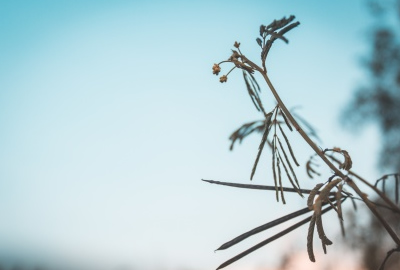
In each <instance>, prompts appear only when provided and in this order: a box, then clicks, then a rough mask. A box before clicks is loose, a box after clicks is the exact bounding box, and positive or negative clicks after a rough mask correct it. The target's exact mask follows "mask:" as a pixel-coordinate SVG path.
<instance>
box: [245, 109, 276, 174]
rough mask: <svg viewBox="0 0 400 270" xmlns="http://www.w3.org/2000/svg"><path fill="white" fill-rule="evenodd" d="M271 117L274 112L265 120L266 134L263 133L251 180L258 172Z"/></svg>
mask: <svg viewBox="0 0 400 270" xmlns="http://www.w3.org/2000/svg"><path fill="white" fill-rule="evenodd" d="M271 117H272V112H270V113H268V119H266V121H265V130H264V134H263V137H262V139H261V143H260V146H259V147H258V154H257V157H256V160H255V162H254V166H253V170H252V171H251V175H250V180H252V179H253V176H254V174H255V172H256V169H257V164H258V161H259V160H260V156H261V153H262V151H263V149H264V145H265V143H266V142H267V137H268V132H269V127H270V125H271Z"/></svg>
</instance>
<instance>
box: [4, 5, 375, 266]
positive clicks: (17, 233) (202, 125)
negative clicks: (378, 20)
mask: <svg viewBox="0 0 400 270" xmlns="http://www.w3.org/2000/svg"><path fill="white" fill-rule="evenodd" d="M362 2H363V1H361V0H359V1H345V0H341V1H320V0H319V1H317V0H312V1H301V2H300V1H289V0H285V1H265V0H264V1H241V2H232V1H123V0H119V1H94V0H85V1H84V0H81V1H44V0H38V1H0V82H1V84H0V126H1V130H2V132H1V133H0V213H1V222H0V239H2V240H1V241H0V263H1V260H5V258H28V260H31V261H34V262H43V263H46V262H47V261H46V260H50V261H51V260H53V259H54V260H58V259H63V260H70V261H71V260H77V261H80V262H85V263H89V264H90V263H98V264H101V265H103V266H105V267H108V268H109V269H114V268H115V267H117V266H120V265H127V266H131V267H133V269H215V268H216V267H217V266H218V265H220V264H221V263H222V262H223V261H225V260H227V259H229V258H230V257H232V256H234V255H236V254H237V253H238V252H241V251H242V250H244V249H247V248H248V247H250V246H252V245H254V244H256V243H258V242H260V241H261V240H263V239H265V238H266V237H269V236H270V235H272V233H273V232H276V230H272V231H271V232H266V233H264V234H263V235H261V236H256V237H254V239H249V241H245V242H244V243H242V244H240V245H239V246H238V247H234V248H232V250H228V251H223V252H217V253H214V250H215V249H216V248H218V247H219V246H220V245H221V244H223V243H224V242H226V241H228V240H230V239H232V238H233V237H235V236H237V235H239V234H241V233H242V232H244V231H246V230H249V229H251V228H254V227H256V226H258V225H261V224H263V223H265V222H267V221H269V220H272V219H274V218H278V217H280V216H281V215H283V214H286V213H289V212H290V211H293V210H296V209H298V208H302V207H304V205H305V200H301V199H300V198H298V197H296V196H293V195H287V196H288V204H289V205H286V206H282V205H281V204H278V203H276V202H275V199H274V194H273V193H268V192H261V191H245V190H235V189H232V188H228V187H219V186H213V185H209V184H206V183H203V182H201V181H200V179H202V178H204V179H215V180H221V181H232V182H241V183H249V176H250V171H251V168H252V163H253V162H254V158H255V155H256V153H257V148H258V143H259V137H257V136H252V137H250V138H249V139H248V140H247V141H245V142H243V143H242V145H241V146H239V147H236V149H235V151H233V152H230V151H229V141H228V137H229V135H230V134H231V132H232V131H233V130H235V129H236V128H238V127H239V126H240V125H241V124H243V123H244V122H248V121H252V120H257V119H259V118H260V115H259V114H258V113H257V112H256V111H255V109H254V108H253V105H252V103H251V101H250V99H249V97H248V96H247V93H246V89H245V86H244V82H243V81H242V76H241V73H240V72H233V73H231V74H230V75H229V80H228V83H226V84H220V83H219V81H218V77H216V76H214V75H212V70H211V68H212V65H213V64H214V63H216V62H219V61H221V60H224V59H226V58H228V57H229V56H230V52H231V51H230V50H231V49H232V45H233V43H234V42H235V41H238V42H241V50H242V52H243V53H244V54H245V55H246V56H247V57H248V58H250V59H253V60H254V61H255V62H258V61H259V60H258V59H259V47H258V45H257V44H256V42H255V38H256V37H257V36H258V31H259V30H258V29H259V25H260V24H269V23H270V22H271V21H272V20H273V19H280V18H282V17H283V16H289V15H291V14H293V15H296V18H297V19H298V20H299V21H300V22H301V25H300V26H299V27H298V28H296V29H294V30H292V31H291V32H290V33H289V34H288V35H287V37H288V38H289V40H290V43H289V45H286V44H283V43H279V41H278V42H276V44H275V45H274V47H273V48H272V50H271V52H270V58H269V60H268V64H267V65H268V66H267V67H268V72H269V75H270V78H271V80H272V82H273V83H274V85H275V87H276V88H277V89H278V91H279V92H280V94H281V97H282V99H283V100H284V102H286V103H287V106H288V107H295V106H301V107H302V109H300V110H298V112H299V113H300V114H301V115H302V116H303V117H305V118H307V119H308V120H309V122H310V123H312V124H313V125H314V126H315V127H316V129H317V130H318V132H319V135H320V137H321V138H322V140H323V142H322V143H321V147H323V148H325V147H333V146H339V147H342V148H343V149H347V150H348V151H349V153H350V154H351V155H352V158H353V162H354V169H355V170H356V171H358V172H359V173H360V174H362V175H368V176H369V177H370V178H369V179H371V180H374V179H375V178H377V177H378V176H379V174H380V172H377V171H376V170H375V164H376V159H375V156H376V153H377V150H378V133H377V132H376V130H375V129H374V128H369V129H366V130H364V131H363V132H360V133H359V134H358V135H357V136H354V135H351V134H349V132H347V131H345V130H344V129H343V127H342V126H341V125H340V123H339V120H338V119H339V113H340V111H341V110H342V109H343V107H344V105H345V104H346V103H347V100H348V99H349V98H350V97H351V95H352V93H353V91H354V90H355V89H356V87H357V86H359V85H360V84H361V83H362V80H363V70H362V67H361V65H360V59H361V57H362V56H364V55H365V54H366V53H367V52H368V44H367V43H366V42H367V38H366V33H367V30H368V27H369V26H370V23H371V20H370V17H369V15H368V12H367V10H366V8H365V6H364V5H363V3H362ZM227 70H228V67H227V66H223V71H222V72H226V71H227ZM260 85H261V87H262V89H263V95H264V96H263V98H265V104H267V105H266V106H270V107H271V106H273V104H274V101H273V99H272V96H271V95H270V94H269V92H268V89H267V88H266V85H265V83H262V81H260ZM271 108H272V107H271ZM292 138H293V139H296V138H299V137H297V136H296V135H295V134H294V135H293V136H292ZM294 147H295V149H296V148H297V151H298V153H299V159H300V161H301V162H302V164H305V162H306V161H307V158H308V157H309V155H310V154H311V149H309V147H307V146H306V145H305V144H304V143H302V142H300V143H295V144H294ZM360 149H362V150H360ZM366 150H367V151H366ZM366 153H370V154H366ZM266 160H267V159H265V161H266ZM261 162H262V160H261ZM265 164H266V163H265ZM268 166H269V163H268V165H267V166H264V167H262V166H260V168H259V170H258V172H257V174H256V177H255V179H254V180H253V181H254V183H256V184H265V185H272V178H271V175H270V173H271V172H270V168H269V167H268ZM298 171H299V175H301V176H302V178H303V179H302V182H301V185H302V187H304V188H307V187H312V186H314V185H315V184H316V182H317V181H318V180H309V179H308V178H307V177H306V176H305V173H304V169H302V168H300V169H299V170H298ZM327 173H329V171H327ZM325 180H326V179H321V182H322V181H325ZM332 217H334V216H332ZM335 222H337V221H336V220H335ZM333 223H334V222H333ZM336 225H337V224H336V223H335V224H334V226H332V230H331V235H334V234H336V233H337V226H336ZM285 228H286V226H285ZM305 229H306V228H302V231H301V232H300V231H299V233H296V232H295V233H291V234H290V235H288V236H287V237H286V238H284V239H282V240H281V241H278V242H276V243H272V244H271V245H268V246H266V247H264V248H263V249H260V250H258V251H256V252H255V253H254V254H252V255H249V256H247V257H245V258H244V259H242V260H241V261H239V262H238V263H236V264H234V265H232V266H230V267H229V269H260V268H262V267H273V266H275V265H276V264H277V263H279V255H280V254H281V253H282V252H285V251H287V250H290V249H292V248H293V249H299V250H301V251H305V244H304V243H305V237H306V236H305V235H304V231H305ZM289 247H290V248H289ZM318 247H319V246H318ZM334 249H335V245H333V246H332V247H330V249H329V251H331V250H334ZM319 251H320V250H319ZM304 256H307V255H306V254H304ZM331 256H333V255H331ZM332 258H333V257H331V260H332ZM325 259H326V260H329V253H328V255H327V256H325V255H322V254H321V253H320V254H319V255H317V260H319V261H323V260H325Z"/></svg>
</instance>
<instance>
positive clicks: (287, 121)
mask: <svg viewBox="0 0 400 270" xmlns="http://www.w3.org/2000/svg"><path fill="white" fill-rule="evenodd" d="M281 115H282V117H283V120H284V121H285V123H286V126H287V127H288V128H289V129H290V131H293V128H292V125H291V124H290V122H289V120H288V119H287V118H286V115H285V113H284V112H283V111H282V110H281Z"/></svg>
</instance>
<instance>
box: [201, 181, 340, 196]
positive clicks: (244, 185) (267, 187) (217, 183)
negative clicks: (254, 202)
mask: <svg viewBox="0 0 400 270" xmlns="http://www.w3.org/2000/svg"><path fill="white" fill-rule="evenodd" d="M201 180H202V181H204V182H207V183H210V184H216V185H221V186H229V187H236V188H245V189H258V190H271V191H275V187H274V186H263V185H253V184H239V183H230V182H221V181H215V180H206V179H201ZM282 190H283V191H285V192H296V193H297V190H295V189H294V188H289V187H282ZM300 191H301V193H305V194H309V193H310V192H311V190H310V189H300ZM330 195H331V196H334V195H335V193H334V192H331V193H330Z"/></svg>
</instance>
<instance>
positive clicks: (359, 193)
mask: <svg viewBox="0 0 400 270" xmlns="http://www.w3.org/2000/svg"><path fill="white" fill-rule="evenodd" d="M347 184H348V185H349V186H350V187H352V189H353V190H354V191H355V192H356V193H357V194H358V195H359V196H360V197H361V198H362V199H363V201H364V203H365V204H366V205H367V206H368V208H369V210H371V212H372V213H373V214H374V215H375V216H376V217H377V218H378V219H379V221H380V222H381V224H382V225H383V226H384V227H385V229H386V231H387V232H388V233H389V235H390V236H391V237H392V239H393V241H394V242H395V243H396V244H397V245H398V246H400V239H399V237H398V236H397V234H396V232H395V231H394V230H393V229H392V227H390V225H389V224H388V223H387V222H386V220H385V219H384V218H383V217H382V216H381V215H380V214H379V212H378V211H377V210H376V208H375V205H373V204H372V202H371V201H370V200H369V199H368V197H367V195H366V194H365V193H363V192H362V191H361V190H360V189H359V188H358V186H357V185H356V183H354V181H352V180H348V181H347Z"/></svg>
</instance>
